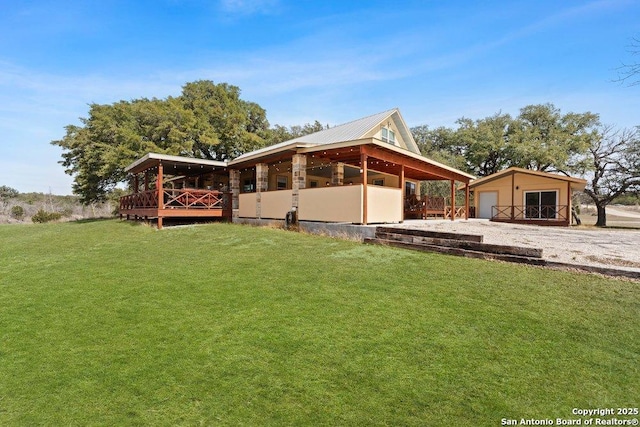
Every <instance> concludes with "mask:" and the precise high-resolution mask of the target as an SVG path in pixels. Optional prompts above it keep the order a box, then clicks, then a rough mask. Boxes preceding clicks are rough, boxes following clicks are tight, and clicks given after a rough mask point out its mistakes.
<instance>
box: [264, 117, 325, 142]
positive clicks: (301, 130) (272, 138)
mask: <svg viewBox="0 0 640 427" xmlns="http://www.w3.org/2000/svg"><path fill="white" fill-rule="evenodd" d="M325 129H329V125H326V126H323V125H322V123H320V122H319V121H317V120H316V121H315V122H313V123H305V124H304V125H302V126H300V125H294V126H290V127H288V128H287V127H286V126H281V125H275V126H274V127H273V128H271V129H269V133H268V134H269V137H268V140H269V144H277V143H279V142H283V141H288V140H290V139H294V138H299V137H301V136H304V135H309V134H312V133H316V132H320V131H321V130H325Z"/></svg>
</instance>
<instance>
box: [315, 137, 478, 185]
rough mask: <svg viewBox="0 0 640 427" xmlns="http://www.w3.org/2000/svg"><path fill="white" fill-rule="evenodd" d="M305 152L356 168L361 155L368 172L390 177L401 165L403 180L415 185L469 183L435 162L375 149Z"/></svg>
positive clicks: (451, 170)
mask: <svg viewBox="0 0 640 427" xmlns="http://www.w3.org/2000/svg"><path fill="white" fill-rule="evenodd" d="M305 151H307V155H308V156H309V157H310V158H312V159H313V158H317V159H321V160H325V161H327V162H330V161H333V162H342V163H345V164H348V165H350V166H353V167H356V168H360V167H361V164H360V162H361V155H362V153H365V154H367V157H368V162H367V168H368V169H371V170H375V171H378V172H382V173H386V174H390V175H400V171H401V168H402V165H404V175H405V178H408V179H415V180H418V181H432V180H450V179H455V180H457V181H462V182H468V181H469V180H470V178H469V177H470V175H467V174H464V173H462V172H460V173H458V172H456V171H455V169H453V168H449V167H446V166H444V165H440V164H438V163H437V162H428V161H427V160H426V159H425V160H422V159H419V158H415V157H414V156H407V155H403V154H401V153H397V152H395V151H392V150H387V149H385V148H383V147H380V146H378V145H359V146H347V147H336V148H333V149H321V150H317V151H313V150H310V149H307V150H305Z"/></svg>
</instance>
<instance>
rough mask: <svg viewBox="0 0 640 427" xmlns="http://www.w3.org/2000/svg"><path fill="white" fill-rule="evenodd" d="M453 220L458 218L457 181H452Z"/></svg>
mask: <svg viewBox="0 0 640 427" xmlns="http://www.w3.org/2000/svg"><path fill="white" fill-rule="evenodd" d="M450 182H451V221H454V220H455V219H456V181H455V180H454V179H452V180H451V181H450Z"/></svg>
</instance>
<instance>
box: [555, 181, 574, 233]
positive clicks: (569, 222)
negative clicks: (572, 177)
mask: <svg viewBox="0 0 640 427" xmlns="http://www.w3.org/2000/svg"><path fill="white" fill-rule="evenodd" d="M558 197H559V195H558ZM572 219H573V218H572V215H571V183H570V182H569V181H567V226H569V227H571V221H572Z"/></svg>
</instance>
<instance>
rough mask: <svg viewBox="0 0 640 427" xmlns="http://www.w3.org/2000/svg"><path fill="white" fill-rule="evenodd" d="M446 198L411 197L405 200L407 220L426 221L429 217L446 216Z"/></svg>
mask: <svg viewBox="0 0 640 427" xmlns="http://www.w3.org/2000/svg"><path fill="white" fill-rule="evenodd" d="M445 210H446V205H445V199H444V197H435V196H417V195H411V196H409V197H405V199H404V214H405V218H417V219H425V218H426V217H427V216H428V215H442V216H445V215H446V212H445Z"/></svg>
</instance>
